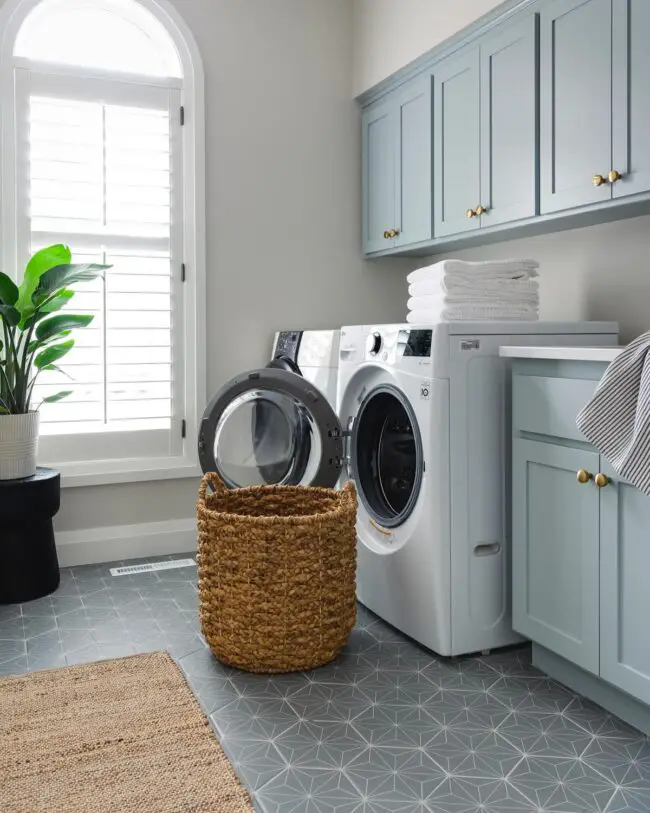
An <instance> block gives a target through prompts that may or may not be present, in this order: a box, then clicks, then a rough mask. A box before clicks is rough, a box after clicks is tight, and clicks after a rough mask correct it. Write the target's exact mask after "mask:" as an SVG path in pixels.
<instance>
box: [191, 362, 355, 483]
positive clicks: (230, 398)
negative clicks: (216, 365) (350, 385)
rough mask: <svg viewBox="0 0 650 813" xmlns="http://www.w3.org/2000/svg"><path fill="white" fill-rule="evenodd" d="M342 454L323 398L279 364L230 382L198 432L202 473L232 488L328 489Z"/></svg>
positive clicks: (334, 419) (338, 435)
mask: <svg viewBox="0 0 650 813" xmlns="http://www.w3.org/2000/svg"><path fill="white" fill-rule="evenodd" d="M274 361H277V360H274ZM342 457H343V447H342V438H341V426H340V423H339V421H338V419H337V417H336V414H335V413H334V411H333V410H332V408H331V406H330V405H329V403H328V401H327V399H326V398H325V396H324V395H323V394H322V393H321V392H320V391H319V390H318V389H316V388H315V387H314V386H313V384H310V383H309V382H308V381H307V380H306V379H304V378H303V377H302V376H301V375H299V374H298V373H296V372H290V371H289V370H288V369H287V368H286V366H283V365H279V364H277V363H274V362H271V364H270V365H269V367H266V368H264V369H261V370H253V371H251V372H249V373H245V374H244V375H242V376H238V377H237V378H234V379H233V380H232V381H230V382H229V383H228V384H226V385H225V387H223V388H222V389H221V390H220V391H219V392H218V393H217V395H216V396H215V397H214V398H213V400H212V402H211V403H210V404H209V406H208V408H207V409H206V411H205V414H204V416H203V420H202V421H201V427H200V430H199V458H200V461H201V467H202V468H203V471H204V472H208V471H214V472H216V473H217V474H218V475H219V476H220V477H221V478H222V480H223V481H224V482H225V483H226V484H227V485H228V486H230V487H231V488H236V487H243V486H252V485H271V484H282V485H315V486H328V487H330V486H333V485H335V484H336V482H337V480H338V478H339V475H340V470H341V465H342Z"/></svg>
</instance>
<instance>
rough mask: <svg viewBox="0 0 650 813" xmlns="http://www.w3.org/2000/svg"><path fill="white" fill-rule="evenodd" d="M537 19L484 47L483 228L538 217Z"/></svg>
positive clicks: (504, 32) (494, 38)
mask: <svg viewBox="0 0 650 813" xmlns="http://www.w3.org/2000/svg"><path fill="white" fill-rule="evenodd" d="M537 21H538V18H537V15H532V16H531V17H529V18H528V19H526V20H523V21H522V22H521V23H519V24H518V25H513V26H509V27H506V29H505V30H504V31H503V32H501V33H499V34H497V35H495V36H493V37H491V38H490V39H488V40H487V41H486V42H484V43H483V44H482V45H481V205H482V207H483V208H485V209H486V210H487V211H485V212H484V213H483V214H482V215H481V226H482V227H484V226H496V225H498V224H499V223H508V222H510V221H513V220H520V219H522V218H526V217H534V216H535V215H536V214H537V104H538V93H537V89H538V85H537V58H538V54H537Z"/></svg>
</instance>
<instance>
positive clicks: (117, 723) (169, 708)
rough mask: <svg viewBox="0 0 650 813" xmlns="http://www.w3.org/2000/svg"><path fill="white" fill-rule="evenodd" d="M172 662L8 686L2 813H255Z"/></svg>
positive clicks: (112, 666) (97, 668) (1, 701)
mask: <svg viewBox="0 0 650 813" xmlns="http://www.w3.org/2000/svg"><path fill="white" fill-rule="evenodd" d="M252 810H253V806H252V804H251V801H250V798H249V796H248V794H247V792H246V791H245V790H244V788H243V787H242V786H241V785H240V784H239V781H238V780H237V777H236V776H235V774H234V772H233V769H232V766H231V765H230V763H229V762H228V759H227V757H226V756H225V754H224V753H223V751H222V750H221V746H220V745H219V743H218V742H217V739H216V737H215V735H214V733H213V731H212V729H211V728H210V726H209V723H208V721H207V720H206V718H205V717H204V715H203V713H202V712H201V709H200V707H199V705H198V703H197V701H196V700H195V698H194V696H193V695H192V693H191V691H190V689H189V687H188V686H187V684H186V683H185V679H184V677H183V675H182V673H181V672H180V670H179V669H178V667H177V666H176V664H175V663H174V661H173V660H172V659H171V658H170V657H169V655H167V654H165V653H163V652H155V653H152V654H149V655H137V656H134V657H130V658H124V659H121V660H115V661H104V662H102V663H92V664H87V665H84V666H74V667H71V668H68V669H55V670H52V671H48V672H35V673H32V674H29V675H23V676H20V677H14V678H5V679H4V680H0V811H2V813H251V811H252Z"/></svg>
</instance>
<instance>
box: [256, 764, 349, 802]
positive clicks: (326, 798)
mask: <svg viewBox="0 0 650 813" xmlns="http://www.w3.org/2000/svg"><path fill="white" fill-rule="evenodd" d="M257 798H258V800H259V801H260V803H261V807H262V809H263V810H264V811H265V813H358V811H359V808H360V804H361V798H360V796H359V791H358V790H357V788H356V787H355V786H354V785H353V784H352V782H351V781H350V780H349V779H348V778H347V776H346V775H345V774H344V773H342V772H341V771H322V770H320V771H308V770H303V769H301V768H287V769H286V770H284V771H282V773H280V774H279V775H278V776H276V777H274V778H273V779H271V781H270V782H267V783H266V785H264V786H263V787H262V788H261V789H260V790H259V791H258V792H257Z"/></svg>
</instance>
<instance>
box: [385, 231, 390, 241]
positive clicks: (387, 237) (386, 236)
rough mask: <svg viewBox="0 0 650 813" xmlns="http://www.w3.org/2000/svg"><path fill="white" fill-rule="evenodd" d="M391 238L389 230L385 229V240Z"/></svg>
mask: <svg viewBox="0 0 650 813" xmlns="http://www.w3.org/2000/svg"><path fill="white" fill-rule="evenodd" d="M389 238H390V232H389V231H385V232H384V240H388V239H389Z"/></svg>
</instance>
